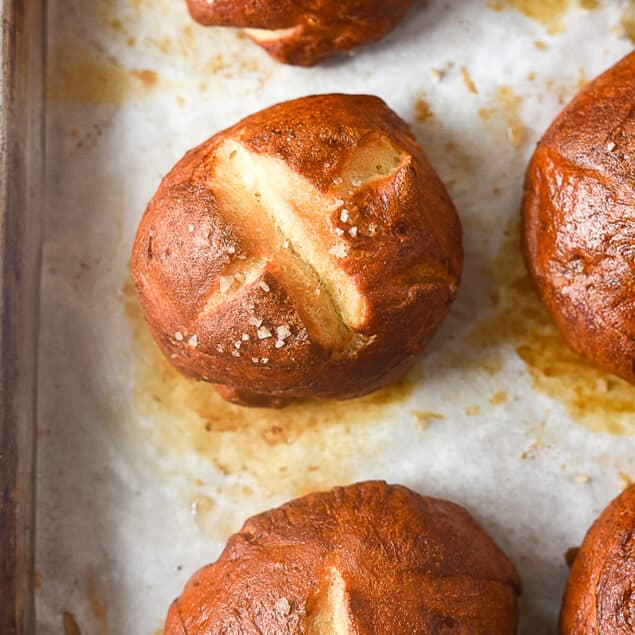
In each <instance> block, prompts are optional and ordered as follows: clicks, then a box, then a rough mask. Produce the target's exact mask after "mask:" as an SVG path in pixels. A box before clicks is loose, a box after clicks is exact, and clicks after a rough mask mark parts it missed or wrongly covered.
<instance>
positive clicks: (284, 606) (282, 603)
mask: <svg viewBox="0 0 635 635" xmlns="http://www.w3.org/2000/svg"><path fill="white" fill-rule="evenodd" d="M275 608H276V611H277V612H278V613H281V614H282V615H289V613H290V612H291V604H289V600H287V598H280V599H279V600H278V601H277V602H276V606H275Z"/></svg>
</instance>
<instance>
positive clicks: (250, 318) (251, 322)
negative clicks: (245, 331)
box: [247, 315, 262, 328]
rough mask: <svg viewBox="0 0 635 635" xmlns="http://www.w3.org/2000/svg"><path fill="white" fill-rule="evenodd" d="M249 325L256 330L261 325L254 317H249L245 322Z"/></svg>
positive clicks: (260, 321)
mask: <svg viewBox="0 0 635 635" xmlns="http://www.w3.org/2000/svg"><path fill="white" fill-rule="evenodd" d="M247 321H248V322H249V324H251V325H252V326H255V327H256V328H258V327H259V326H260V325H261V324H262V320H261V319H260V318H257V317H256V316H255V315H250V316H249V320H247Z"/></svg>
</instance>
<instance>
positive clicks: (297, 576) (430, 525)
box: [165, 481, 521, 635]
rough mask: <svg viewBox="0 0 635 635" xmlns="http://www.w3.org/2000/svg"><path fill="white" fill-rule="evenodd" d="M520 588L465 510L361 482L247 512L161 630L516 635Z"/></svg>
mask: <svg viewBox="0 0 635 635" xmlns="http://www.w3.org/2000/svg"><path fill="white" fill-rule="evenodd" d="M520 588H521V583H520V580H519V577H518V574H517V573H516V570H515V569H514V566H513V565H512V563H511V562H510V561H509V560H508V558H507V557H506V556H505V554H504V553H503V552H502V551H501V550H500V549H499V548H498V547H497V546H496V544H494V542H493V541H492V540H491V538H489V536H487V534H486V533H485V532H484V531H483V530H482V529H481V528H480V527H479V525H478V524H477V523H476V522H475V521H474V519H473V518H472V517H471V516H470V515H469V514H468V513H467V512H466V511H465V510H464V509H463V508H462V507H459V506H458V505H455V504H453V503H450V502H447V501H443V500H437V499H433V498H425V497H422V496H420V495H418V494H416V493H415V492H413V491H411V490H409V489H406V488H405V487H401V486H391V485H387V484H386V483H384V482H379V481H376V482H366V483H358V484H356V485H351V486H349V487H340V488H336V489H334V490H331V491H329V492H324V493H316V494H310V495H308V496H305V497H303V498H300V499H297V500H294V501H291V502H289V503H287V504H285V505H283V506H282V507H279V508H278V509H274V510H272V511H269V512H265V513H264V514H260V515H258V516H255V517H253V518H251V519H249V520H248V521H247V522H246V523H245V525H244V526H243V528H242V529H241V531H240V532H239V533H237V534H235V535H234V536H232V537H231V538H230V539H229V542H228V544H227V547H226V548H225V550H224V551H223V553H222V555H221V556H220V558H219V559H218V561H217V562H215V563H214V564H212V565H209V566H208V567H205V568H204V569H202V570H201V571H199V572H198V573H197V574H196V575H195V576H194V577H193V578H192V579H191V580H190V582H189V583H188V585H187V587H186V588H185V591H184V592H183V594H182V596H181V597H180V598H179V599H178V600H176V601H175V602H174V604H173V605H172V607H171V608H170V612H169V615H168V619H167V622H166V627H165V633H166V635H206V634H210V635H211V634H212V633H242V634H243V635H256V634H258V635H261V634H263V635H274V634H276V635H279V634H281V633H287V634H289V635H291V634H296V633H297V634H300V633H306V634H308V635H349V634H350V635H403V634H404V633H408V634H409V635H436V634H439V633H480V634H483V635H486V634H487V635H513V634H514V633H515V632H516V622H517V596H518V594H519V593H520Z"/></svg>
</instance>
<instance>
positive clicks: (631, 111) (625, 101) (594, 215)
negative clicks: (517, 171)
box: [523, 53, 635, 382]
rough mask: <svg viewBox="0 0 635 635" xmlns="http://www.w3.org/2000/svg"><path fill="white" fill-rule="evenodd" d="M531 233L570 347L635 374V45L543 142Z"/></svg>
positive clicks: (542, 286) (532, 184)
mask: <svg viewBox="0 0 635 635" xmlns="http://www.w3.org/2000/svg"><path fill="white" fill-rule="evenodd" d="M523 234H524V237H523V240H524V249H525V258H526V261H527V265H528V268H529V271H530V273H531V276H532V277H533V280H534V282H535V286H536V288H537V289H538V293H539V294H540V297H541V299H542V301H543V303H544V304H545V306H546V308H547V310H548V311H549V313H550V314H551V316H552V317H553V319H554V320H555V322H556V324H557V325H558V327H559V329H560V331H561V332H562V335H563V337H564V338H565V340H566V341H567V343H568V344H569V346H571V348H572V349H573V350H574V351H576V352H578V353H580V354H581V355H584V356H586V357H587V358H589V359H590V360H592V361H593V362H595V363H596V364H597V365H598V366H601V367H603V368H604V369H606V370H608V371H610V372H612V373H614V374H615V375H618V376H620V377H622V378H624V379H626V380H627V381H630V382H635V53H631V54H630V55H628V56H627V57H625V58H624V59H623V60H622V61H621V62H619V63H618V64H617V65H616V66H614V67H613V68H611V69H610V70H608V71H607V72H606V73H604V74H603V75H601V76H600V77H599V78H598V79H596V80H595V81H594V82H592V83H591V84H589V85H588V86H587V87H586V88H585V89H584V90H583V91H582V92H581V93H580V94H579V95H578V96H577V97H576V98H575V99H574V100H573V101H572V102H571V103H570V104H569V105H568V106H567V107H566V108H565V109H564V111H563V112H562V113H561V114H560V116H559V117H558V118H557V119H556V120H555V121H554V123H553V124H552V126H551V128H549V130H548V131H547V133H546V134H545V136H544V137H543V138H542V140H541V141H540V143H539V144H538V147H537V149H536V152H535V154H534V156H533V158H532V160H531V163H530V164H529V168H528V170H527V178H526V183H525V200H524V206H523Z"/></svg>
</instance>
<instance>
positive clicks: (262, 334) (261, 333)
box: [257, 326, 272, 340]
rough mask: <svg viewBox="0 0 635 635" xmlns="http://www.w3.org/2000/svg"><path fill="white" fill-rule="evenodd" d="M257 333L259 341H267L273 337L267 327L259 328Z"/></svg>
mask: <svg viewBox="0 0 635 635" xmlns="http://www.w3.org/2000/svg"><path fill="white" fill-rule="evenodd" d="M257 333H258V339H259V340H266V339H267V338H269V337H271V336H272V334H271V331H270V330H269V329H268V328H267V327H266V326H259V327H258V331H257Z"/></svg>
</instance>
